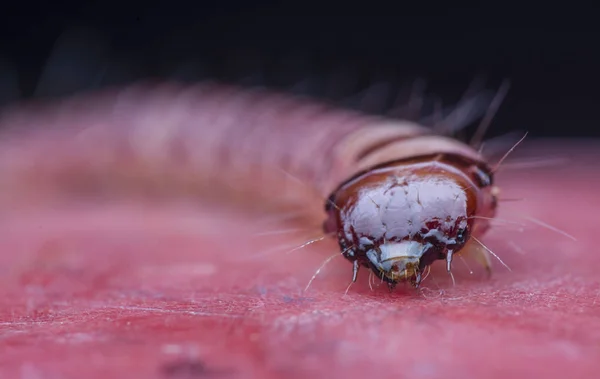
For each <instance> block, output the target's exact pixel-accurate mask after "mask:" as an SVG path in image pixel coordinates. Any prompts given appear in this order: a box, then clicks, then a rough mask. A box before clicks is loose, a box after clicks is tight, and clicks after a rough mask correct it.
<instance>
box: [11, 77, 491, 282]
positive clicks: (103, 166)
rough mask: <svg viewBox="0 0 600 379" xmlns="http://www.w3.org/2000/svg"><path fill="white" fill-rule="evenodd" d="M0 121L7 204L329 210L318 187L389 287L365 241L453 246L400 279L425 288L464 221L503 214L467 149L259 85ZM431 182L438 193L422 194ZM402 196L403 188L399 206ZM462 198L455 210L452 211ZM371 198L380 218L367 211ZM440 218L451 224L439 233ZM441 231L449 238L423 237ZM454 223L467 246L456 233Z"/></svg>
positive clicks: (483, 169) (83, 100)
mask: <svg viewBox="0 0 600 379" xmlns="http://www.w3.org/2000/svg"><path fill="white" fill-rule="evenodd" d="M0 127H1V128H2V129H5V130H4V131H3V134H2V140H1V141H0V155H1V156H0V174H2V177H3V178H4V181H3V186H5V188H6V187H10V188H11V189H12V190H11V191H4V193H10V196H9V198H0V200H2V201H9V202H12V201H16V200H18V199H16V198H18V197H19V196H25V195H26V194H30V195H31V193H48V192H49V191H50V192H52V191H55V192H56V193H59V192H60V193H63V194H67V195H69V196H74V195H82V194H83V195H86V196H90V195H98V194H105V193H109V194H111V195H118V194H121V195H123V194H124V195H126V196H129V194H131V193H132V192H135V193H138V194H139V193H142V194H145V195H151V196H156V195H161V196H169V195H170V194H173V193H177V194H178V195H182V194H183V195H185V196H190V197H193V196H200V195H202V196H206V195H210V196H216V197H224V198H226V199H227V201H239V202H241V203H245V204H253V205H258V206H260V207H265V208H268V207H273V208H276V209H277V208H284V207H290V206H296V207H298V206H299V207H304V208H307V207H310V206H315V205H318V208H320V209H321V211H320V212H322V203H321V204H315V202H316V200H315V199H316V198H315V193H318V194H320V196H323V197H324V195H325V194H329V193H331V194H332V195H331V197H330V200H329V201H328V202H327V212H328V215H327V216H326V217H328V220H327V221H326V222H325V226H324V227H325V232H327V233H329V232H334V234H336V235H337V237H338V239H339V243H340V247H341V248H342V250H343V252H344V255H345V256H346V257H347V258H348V259H350V260H351V261H353V262H358V263H360V264H362V265H365V266H369V267H370V268H372V269H373V270H374V271H376V272H377V273H378V275H379V274H381V272H382V270H383V271H384V275H383V277H384V278H387V280H389V281H390V282H391V283H395V282H396V281H398V280H401V279H402V274H401V273H398V272H396V273H392V267H391V266H390V267H388V268H386V267H387V266H386V267H383V266H382V265H381V264H379V263H381V262H379V263H377V262H376V261H377V259H381V254H382V252H381V251H380V250H381V249H379V253H377V254H378V257H379V258H377V259H375V262H374V261H373V259H371V260H369V258H368V257H367V255H368V254H371V255H372V254H373V253H368V251H369V249H370V248H372V247H373V246H375V247H379V246H383V245H384V244H389V243H390V242H407V241H413V242H417V243H425V242H426V240H427V241H429V242H430V243H432V244H435V243H437V244H438V245H439V244H440V243H442V244H445V245H444V246H442V247H441V248H440V249H441V250H439V249H437V250H436V251H437V252H436V253H435V254H434V253H433V250H432V251H430V252H425V251H423V252H422V254H423V259H422V260H421V261H420V263H419V264H417V265H416V266H415V267H416V269H411V270H410V274H411V275H408V272H407V273H406V275H404V276H405V279H411V280H412V281H413V283H416V284H418V280H417V279H418V275H419V273H420V272H422V270H423V268H424V267H425V266H426V265H428V264H430V263H431V262H432V261H433V260H435V259H442V258H444V259H447V258H448V255H449V253H448V252H449V251H454V252H458V251H459V250H460V249H461V248H462V247H463V246H464V245H465V244H466V243H467V242H468V239H469V235H470V233H471V232H472V230H473V228H474V226H475V221H474V219H472V218H469V217H471V216H474V215H481V216H486V217H491V216H493V213H494V208H495V202H494V201H493V194H492V192H493V191H492V190H491V188H492V187H491V184H492V175H491V172H490V170H489V168H488V167H487V165H486V164H485V161H484V159H483V158H482V157H481V156H480V155H479V154H478V153H477V152H476V151H475V150H473V149H471V148H470V147H469V146H467V145H465V144H463V143H461V142H459V141H457V140H454V139H451V138H447V137H443V136H438V135H434V134H433V133H432V131H431V130H430V129H428V128H425V127H422V126H419V125H417V124H414V123H412V122H401V121H397V120H390V119H385V118H379V117H370V116H365V115H361V114H359V113H356V112H352V111H347V110H340V109H336V108H334V107H331V106H327V105H323V104H319V103H315V102H310V101H307V100H300V99H295V98H291V97H287V96H284V95H281V94H276V93H271V92H268V91H265V90H242V89H239V88H237V87H233V86H225V85H220V84H214V83H206V84H200V85H196V86H182V85H177V84H143V85H136V86H132V87H129V88H126V89H119V90H108V91H105V92H103V93H96V94H89V95H80V96H78V97H75V98H72V99H66V100H62V101H61V102H59V103H50V104H48V105H45V104H41V105H40V104H37V105H36V104H29V105H25V106H19V107H16V108H15V109H10V110H6V111H5V112H3V113H2V114H1V115H0ZM286 174H290V175H286ZM298 181H299V182H301V183H303V184H304V186H301V185H298V183H297V182H298ZM340 183H342V184H341V185H340ZM419 183H420V184H419ZM432 183H437V184H435V185H434V186H437V187H439V188H438V190H439V191H440V192H438V193H437V195H435V194H430V193H429V192H427V191H429V190H427V191H426V187H427V186H431V185H433V184H432ZM419 186H424V187H422V188H419ZM307 189H308V190H307ZM400 190H402V191H404V192H406V196H404V195H402V196H404V198H403V200H401V197H402V196H400V195H398V194H399V193H400V192H402V191H400ZM365 191H366V192H369V191H370V192H369V194H368V196H369V197H370V198H369V199H368V201H365V200H364V199H363V198H362V194H363V193H366V192H365ZM394 191H395V192H394ZM411 191H413V192H414V193H413V192H411ZM413 195H414V196H413ZM390 196H391V197H390ZM431 196H433V200H432V199H430V197H431ZM436 196H438V197H440V198H442V200H441V202H440V201H435V197H436ZM455 197H457V198H458V199H459V200H460V204H459V205H457V204H454V205H453V206H455V207H457V209H459V208H460V211H457V212H458V213H456V212H454V213H453V211H447V210H446V209H445V208H444V204H446V205H447V204H451V202H449V201H450V200H448V199H454V198H455ZM26 198H27V199H31V198H32V196H28V197H26ZM37 198H39V196H38V197H37ZM425 198H427V201H430V202H431V204H429V203H427V204H425V203H423V200H424V199H425ZM257 200H260V201H257ZM319 201H322V199H321V200H319ZM452 201H454V200H452ZM401 202H404V203H403V204H404V205H402V206H403V207H404V208H402V206H401V204H400V203H401ZM444 202H445V203H444ZM385 204H388V205H385ZM371 205H373V206H375V209H377V210H378V212H380V213H381V214H380V215H379V216H374V215H373V214H370V213H369V212H371V211H373V209H374V208H373V207H372V206H371ZM365 207H366V208H365ZM398 207H400V208H398ZM363 208H364V209H363ZM396 208H398V209H396ZM363 216H364V217H363ZM320 217H323V214H322V213H321V214H320ZM377 217H379V218H377ZM448 217H450V218H451V220H450V221H446V219H447V218H448ZM410 220H413V221H411V222H412V224H411V225H409V221H410ZM382 221H383V222H382ZM378 222H379V223H380V224H377V223H378ZM444 223H446V224H448V225H450V226H448V228H446V229H444V228H445V227H444V228H442V227H441V226H440V225H442V224H444ZM359 225H362V226H361V228H363V229H361V231H360V232H359V231H357V228H358V226H359ZM444 225H445V224H444ZM382 228H383V229H382ZM435 230H437V231H438V232H439V233H441V234H440V235H438V236H437V237H436V236H434V235H433V234H431V235H429V237H426V236H425V235H426V234H427V233H430V232H432V231H435ZM459 230H462V231H464V232H465V234H464V241H462V240H460V239H457V236H456V234H457V233H458V231H459ZM444 233H445V234H444ZM430 237H431V238H433V239H435V238H437V242H436V241H434V240H431V238H430ZM427 238H430V240H428V239H427ZM443 238H446V239H447V240H446V242H443ZM450 240H455V242H453V243H452V244H451V243H450V242H449V241H450ZM459 240H460V241H459ZM429 242H428V243H429ZM451 245H452V246H451ZM440 246H441V245H440ZM438 250H439V251H438ZM377 254H376V255H377ZM392 255H393V254H392ZM451 255H452V253H450V257H451ZM390 259H391V258H390ZM392 260H393V259H392ZM384 266H385V265H384ZM388 266H389V265H388ZM392 266H393V265H392ZM388 269H389V270H388ZM386 270H387V271H389V272H388V273H387V274H385V271H386ZM356 272H357V265H356V264H355V269H354V273H355V276H356ZM388 274H389V275H388Z"/></svg>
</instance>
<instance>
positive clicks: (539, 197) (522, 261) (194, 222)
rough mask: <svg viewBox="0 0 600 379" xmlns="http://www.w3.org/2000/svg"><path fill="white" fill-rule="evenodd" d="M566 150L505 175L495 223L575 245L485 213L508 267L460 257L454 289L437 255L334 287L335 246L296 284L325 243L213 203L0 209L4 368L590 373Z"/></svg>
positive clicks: (578, 158)
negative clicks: (416, 265)
mask: <svg viewBox="0 0 600 379" xmlns="http://www.w3.org/2000/svg"><path fill="white" fill-rule="evenodd" d="M564 146H565V145H563V147H564ZM570 146H571V147H568V148H566V149H570V150H569V151H570V152H573V154H575V155H574V158H573V160H572V161H571V162H570V163H569V164H567V165H564V164H563V165H561V167H549V168H544V169H539V168H538V169H535V170H519V171H506V172H505V173H502V174H501V175H500V176H499V179H498V183H499V184H500V185H501V186H502V189H503V191H504V192H503V195H502V197H504V198H515V197H518V198H526V200H524V201H519V202H506V203H502V204H501V205H502V210H501V213H500V215H499V217H500V218H510V219H514V220H519V218H518V217H519V216H520V215H527V216H532V217H535V218H537V219H540V220H542V221H544V222H547V223H550V224H552V225H554V226H556V227H558V228H560V229H563V230H565V231H566V232H569V233H571V234H573V235H574V236H575V237H577V239H578V240H577V242H574V241H572V240H570V239H569V238H566V237H564V236H562V235H560V234H558V233H554V232H552V231H549V230H547V229H545V228H541V227H539V226H531V225H532V224H531V223H528V225H530V226H529V227H527V228H526V229H525V230H524V231H520V230H519V229H520V226H518V225H514V224H506V225H504V226H502V225H501V224H502V222H498V226H497V227H496V228H494V230H493V231H492V232H491V233H490V235H489V236H488V238H486V239H485V241H486V242H487V244H488V245H489V246H490V247H491V248H492V249H493V250H494V251H495V252H496V253H497V254H498V255H500V256H501V257H502V258H503V259H504V261H505V262H506V263H507V264H508V265H509V266H510V267H511V268H512V272H509V271H508V270H506V269H505V268H504V267H502V266H501V265H500V264H499V263H498V262H497V261H495V262H494V264H495V270H494V274H493V276H492V278H491V279H489V280H488V279H486V278H485V275H484V272H483V270H482V269H481V268H479V267H477V266H476V264H475V263H473V262H468V264H469V265H470V266H471V268H472V269H473V271H474V274H472V275H470V274H469V272H468V270H467V269H466V268H465V265H463V264H462V262H461V261H460V260H456V262H455V265H454V267H455V276H456V281H457V285H456V286H455V287H453V286H452V283H451V281H450V280H449V278H448V277H447V276H446V275H445V273H444V272H443V267H442V266H443V264H438V265H436V266H437V267H436V268H435V269H434V270H433V273H432V276H430V277H429V278H428V279H427V280H426V281H425V282H424V288H423V289H422V291H421V292H414V291H412V290H410V289H408V288H406V289H403V288H401V287H400V288H398V289H397V290H396V291H394V292H389V291H388V289H387V286H385V284H384V285H381V286H378V287H377V286H376V287H375V288H374V291H371V290H370V289H369V286H368V283H367V278H368V275H367V273H366V271H365V270H363V271H362V272H361V275H359V282H358V283H356V284H355V285H353V286H352V287H351V288H350V289H349V291H348V293H347V295H345V296H344V292H345V290H346V287H347V286H348V284H349V280H350V278H351V265H350V263H349V262H347V261H345V260H344V259H342V258H336V259H334V260H333V261H332V262H331V263H330V264H329V265H328V266H327V267H326V268H325V269H323V270H322V272H321V274H320V275H319V276H318V277H317V279H316V280H315V281H314V282H313V284H312V285H311V287H310V288H309V290H308V291H307V292H306V293H303V292H302V291H303V288H304V287H305V286H306V284H307V282H308V280H309V279H310V277H311V276H312V275H313V273H314V272H315V270H316V269H317V267H318V266H319V265H320V264H321V263H322V261H323V260H324V259H325V258H326V257H328V256H329V255H331V254H332V253H334V252H336V249H337V247H336V246H335V243H334V242H333V241H327V242H319V243H316V244H313V245H311V246H309V247H307V248H305V249H302V250H299V251H295V252H292V253H290V254H286V253H285V250H286V248H285V246H288V245H289V246H290V248H291V247H293V246H296V245H299V244H300V243H301V242H303V241H305V240H307V239H309V238H310V237H314V235H313V234H310V233H307V232H303V233H296V234H281V235H277V234H271V235H258V234H257V232H261V231H262V232H265V231H270V230H280V229H285V228H287V227H289V226H286V225H283V224H282V223H281V222H279V223H277V222H274V223H271V224H268V223H267V221H266V220H267V216H265V215H259V214H249V213H244V212H242V211H239V210H235V209H225V208H224V207H220V206H216V205H208V204H178V205H174V204H167V203H163V204H161V205H159V204H154V205H152V204H146V205H141V204H140V205H133V204H124V203H115V202H110V201H107V202H105V203H102V204H97V203H96V204H94V203H90V204H82V203H78V204H71V203H69V202H66V203H63V204H62V205H61V206H57V207H54V208H50V207H42V206H36V207H29V208H26V207H20V206H19V207H14V208H13V209H5V210H3V211H2V213H1V214H0V223H1V225H0V248H1V250H0V251H1V253H0V263H1V266H0V267H1V268H0V270H1V271H0V281H1V287H0V294H1V296H0V304H1V307H0V352H1V353H0V377H1V378H13V377H15V378H16V377H23V378H84V377H85V378H108V377H112V378H182V377H189V378H208V377H220V378H222V377H226V378H229V377H231V378H274V377H287V378H293V377H312V378H316V377H323V378H330V377H340V378H342V377H343V378H363V377H377V378H385V377H394V378H399V377H411V378H446V379H448V378H483V377H487V378H507V377H515V378H534V377H545V378H559V377H569V378H570V379H573V378H592V377H598V375H599V374H600V360H599V358H600V275H599V274H598V272H599V270H600V254H599V252H598V249H597V235H598V230H597V220H598V217H599V216H598V213H599V211H600V209H599V200H600V197H599V195H598V188H600V169H598V168H596V167H595V165H594V164H593V163H594V162H595V161H597V160H598V159H599V158H600V155H598V153H597V151H598V150H599V149H598V145H595V146H589V145H588V146H587V147H586V146H583V145H581V146H580V145H576V144H571V145H570ZM552 149H555V151H557V150H556V149H558V146H557V145H554V147H553V148H552ZM552 149H549V148H546V152H543V153H544V154H547V153H548V151H551V150H552ZM530 151H533V153H532V154H534V155H535V151H534V150H530ZM539 151H540V152H541V151H542V150H539ZM562 151H564V150H561V152H562ZM520 220H521V221H519V222H522V221H523V219H520ZM278 246H279V247H281V249H280V251H272V250H273V248H274V247H278ZM269 250H271V253H269ZM282 251H283V252H282Z"/></svg>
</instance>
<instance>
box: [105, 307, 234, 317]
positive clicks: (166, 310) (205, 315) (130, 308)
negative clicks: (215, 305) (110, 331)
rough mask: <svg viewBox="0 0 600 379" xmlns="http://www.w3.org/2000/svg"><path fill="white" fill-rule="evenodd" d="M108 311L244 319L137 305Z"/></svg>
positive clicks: (230, 315) (221, 314)
mask: <svg viewBox="0 0 600 379" xmlns="http://www.w3.org/2000/svg"><path fill="white" fill-rule="evenodd" d="M104 308H108V309H120V310H126V311H142V312H154V313H167V314H177V315H190V316H200V317H227V318H242V317H243V316H242V315H238V314H231V313H215V312H203V311H192V310H176V309H163V308H154V307H138V306H135V305H118V306H106V307H104Z"/></svg>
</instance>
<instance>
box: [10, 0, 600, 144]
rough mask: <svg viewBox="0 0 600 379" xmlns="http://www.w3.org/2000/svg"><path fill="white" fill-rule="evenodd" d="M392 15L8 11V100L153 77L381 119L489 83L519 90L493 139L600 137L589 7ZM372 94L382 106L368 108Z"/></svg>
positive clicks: (226, 5)
mask: <svg viewBox="0 0 600 379" xmlns="http://www.w3.org/2000/svg"><path fill="white" fill-rule="evenodd" d="M394 4H395V5H384V4H380V3H376V2H363V3H356V4H354V5H352V4H350V3H349V2H338V3H334V2H328V3H320V4H319V3H315V4H312V3H309V2H297V3H291V2H287V3H283V2H276V1H263V2H258V1H248V2H242V1H238V2H235V1H230V0H229V1H205V2H196V3H191V2H190V3H185V2H177V1H170V2H165V3H157V2H151V1H148V2H143V3H141V2H140V3H135V4H134V3H131V2H117V1H108V2H107V1H103V2H71V3H68V2H67V3H63V4H54V3H52V2H48V3H41V2H40V3H39V4H36V3H26V2H23V3H11V4H10V5H6V6H4V10H3V11H2V12H1V16H0V89H1V90H0V102H1V103H7V102H10V101H14V100H16V99H20V98H21V99H22V98H30V97H52V96H60V95H65V94H71V93H76V92H77V91H81V90H88V89H93V88H98V87H101V86H106V85H110V84H122V83H128V82H131V81H134V80H136V79H140V78H148V77H169V78H177V79H182V80H188V81H195V80H200V79H203V78H207V77H208V78H218V79H220V80H223V81H230V82H236V83H241V84H248V85H252V84H260V85H267V86H271V87H275V88H279V89H283V90H286V91H294V92H299V93H305V94H309V95H312V96H316V97H321V98H327V99H333V100H335V101H338V102H339V103H340V104H342V105H347V106H353V107H362V108H364V110H365V111H366V112H373V113H381V112H386V111H388V110H389V109H390V108H393V107H392V105H393V104H394V102H395V101H396V99H397V96H399V97H398V98H399V99H402V96H404V95H406V94H407V93H408V92H407V91H408V90H407V88H411V86H413V84H414V83H415V81H414V80H415V78H423V79H426V80H427V91H428V93H429V94H432V95H436V96H439V98H440V99H442V100H443V103H444V104H448V105H451V104H452V103H453V102H455V101H456V100H457V99H458V98H459V97H460V96H461V94H463V93H464V91H465V89H466V88H467V87H468V85H469V84H470V83H471V82H472V81H473V80H474V79H476V78H478V77H485V78H486V85H487V88H489V89H490V90H496V89H497V88H498V86H499V84H500V82H501V81H502V80H503V79H510V81H511V89H510V91H509V93H508V96H507V98H506V100H505V101H504V103H503V105H502V107H501V109H500V111H499V112H498V115H497V116H496V118H495V119H494V123H493V125H492V129H493V130H492V134H499V133H501V132H504V131H509V130H515V129H516V130H529V131H530V132H531V133H532V134H533V135H536V136H578V137H592V136H599V135H600V128H599V127H598V125H599V124H600V109H599V107H598V104H599V103H600V102H599V100H600V89H599V86H598V84H600V58H599V56H600V55H599V54H598V46H599V45H600V44H599V42H600V38H599V37H600V28H599V27H598V26H596V24H597V23H598V22H597V20H596V15H597V13H598V12H595V11H593V10H592V8H589V9H587V8H576V7H575V6H574V5H572V4H568V6H569V8H568V9H567V8H565V5H564V4H563V5H561V7H560V8H555V9H550V8H549V7H548V6H547V5H544V6H537V7H533V8H532V9H526V7H525V6H524V5H521V6H519V7H512V8H511V7H509V6H507V5H506V3H502V2H493V3H489V4H486V5H481V6H478V7H473V6H470V7H468V6H463V5H461V4H458V3H446V4H445V5H444V4H425V3H420V4H422V5H420V6H419V8H420V9H419V8H416V7H414V5H412V6H410V7H409V6H408V5H405V3H403V2H395V3H394ZM407 4H408V3H407ZM540 4H544V3H540ZM331 83H338V85H337V86H333V85H332V84H331ZM373 87H374V88H379V90H377V91H374V92H373V91H372V92H371V94H373V93H377V94H379V95H378V96H376V100H375V101H373V100H371V101H370V102H369V101H363V102H362V103H361V102H360V101H359V100H360V98H361V97H360V95H361V93H362V94H363V95H364V94H365V92H364V90H365V89H367V88H373ZM403 94H404V95H403ZM406 96H407V95H406ZM357 99H359V100H357ZM357 104H362V105H360V106H357ZM430 106H431V104H430Z"/></svg>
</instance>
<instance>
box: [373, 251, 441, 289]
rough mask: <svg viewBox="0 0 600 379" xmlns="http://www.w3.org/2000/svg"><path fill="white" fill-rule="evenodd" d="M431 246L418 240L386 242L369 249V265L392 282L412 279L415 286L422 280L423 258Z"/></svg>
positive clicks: (377, 273)
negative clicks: (421, 267)
mask: <svg viewBox="0 0 600 379" xmlns="http://www.w3.org/2000/svg"><path fill="white" fill-rule="evenodd" d="M430 248H431V244H429V243H425V244H423V243H420V242H417V241H401V242H386V243H383V244H381V245H380V246H379V247H377V248H374V249H371V250H369V251H367V253H366V256H367V258H368V259H369V265H370V266H371V268H372V269H373V270H374V271H375V274H376V275H377V276H378V277H380V278H382V279H384V280H385V281H387V282H388V283H390V284H391V285H392V286H393V285H395V284H396V283H398V282H402V281H410V282H411V284H412V285H413V286H415V287H417V286H418V285H419V282H420V281H421V274H420V265H421V258H422V257H423V255H424V254H425V253H426V252H427V251H428V250H429V249H430Z"/></svg>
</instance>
